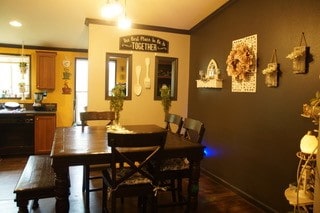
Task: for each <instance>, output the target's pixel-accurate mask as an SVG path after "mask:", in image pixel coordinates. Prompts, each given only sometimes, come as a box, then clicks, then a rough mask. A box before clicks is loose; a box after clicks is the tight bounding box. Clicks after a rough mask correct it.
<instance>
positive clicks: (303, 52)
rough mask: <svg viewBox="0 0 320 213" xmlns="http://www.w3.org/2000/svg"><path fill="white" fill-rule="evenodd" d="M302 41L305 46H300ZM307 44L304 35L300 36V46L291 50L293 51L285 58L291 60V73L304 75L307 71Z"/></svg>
mask: <svg viewBox="0 0 320 213" xmlns="http://www.w3.org/2000/svg"><path fill="white" fill-rule="evenodd" d="M302 40H304V43H305V45H302ZM307 54H308V48H307V42H306V38H305V36H304V33H302V35H301V40H300V45H299V46H297V47H294V48H293V51H292V52H291V53H290V54H289V55H287V58H288V59H290V60H292V70H293V73H295V74H299V73H306V70H307Z"/></svg>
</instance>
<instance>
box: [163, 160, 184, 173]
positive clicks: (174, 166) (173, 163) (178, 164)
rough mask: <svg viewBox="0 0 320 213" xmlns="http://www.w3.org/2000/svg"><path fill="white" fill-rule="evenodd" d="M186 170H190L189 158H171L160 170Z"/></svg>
mask: <svg viewBox="0 0 320 213" xmlns="http://www.w3.org/2000/svg"><path fill="white" fill-rule="evenodd" d="M184 169H189V161H188V159H187V158H170V159H168V160H166V161H165V162H164V163H163V164H162V166H161V168H160V170H161V171H168V170H184Z"/></svg>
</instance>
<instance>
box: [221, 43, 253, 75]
mask: <svg viewBox="0 0 320 213" xmlns="http://www.w3.org/2000/svg"><path fill="white" fill-rule="evenodd" d="M254 60H255V57H254V52H253V51H252V49H251V48H249V47H248V46H247V45H246V44H244V43H241V44H238V45H237V46H235V48H234V49H232V50H231V51H230V54H229V56H228V58H227V61H226V63H227V73H228V75H229V76H233V77H235V79H236V80H237V81H243V80H247V78H248V74H250V73H253V72H255V69H254V68H255V63H254Z"/></svg>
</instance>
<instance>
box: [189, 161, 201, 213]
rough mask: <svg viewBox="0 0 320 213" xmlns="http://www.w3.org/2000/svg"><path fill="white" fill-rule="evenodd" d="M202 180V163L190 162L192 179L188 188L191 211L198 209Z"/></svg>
mask: <svg viewBox="0 0 320 213" xmlns="http://www.w3.org/2000/svg"><path fill="white" fill-rule="evenodd" d="M199 178H200V161H190V178H189V186H188V199H189V202H188V203H189V206H188V208H189V210H191V211H193V210H196V209H197V207H198V193H199Z"/></svg>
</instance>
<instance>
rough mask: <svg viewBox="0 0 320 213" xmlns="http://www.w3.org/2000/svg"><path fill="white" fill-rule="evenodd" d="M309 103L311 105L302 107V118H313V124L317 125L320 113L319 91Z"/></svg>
mask: <svg viewBox="0 0 320 213" xmlns="http://www.w3.org/2000/svg"><path fill="white" fill-rule="evenodd" d="M309 102H310V104H303V105H302V114H301V116H303V117H306V118H312V122H313V123H315V124H316V125H317V124H318V121H319V113H320V92H319V91H317V92H316V95H315V97H314V98H311V99H310V101H309Z"/></svg>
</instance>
